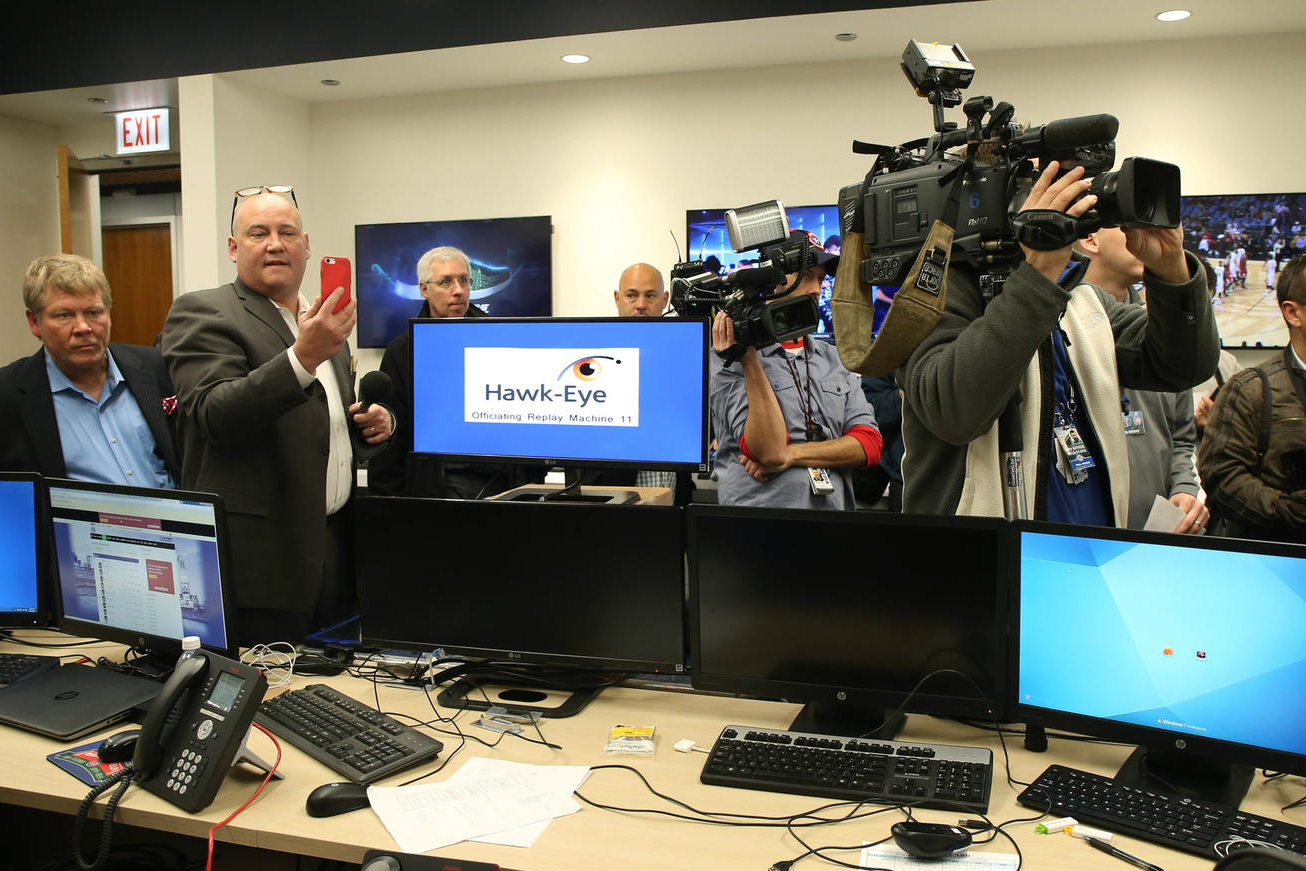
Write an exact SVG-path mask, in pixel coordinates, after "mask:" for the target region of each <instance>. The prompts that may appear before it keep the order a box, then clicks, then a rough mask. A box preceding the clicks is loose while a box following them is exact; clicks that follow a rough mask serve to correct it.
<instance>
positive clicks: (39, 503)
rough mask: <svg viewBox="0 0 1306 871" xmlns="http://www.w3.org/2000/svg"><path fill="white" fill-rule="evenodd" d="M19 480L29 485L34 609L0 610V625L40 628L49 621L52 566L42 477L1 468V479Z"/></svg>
mask: <svg viewBox="0 0 1306 871" xmlns="http://www.w3.org/2000/svg"><path fill="white" fill-rule="evenodd" d="M6 481H21V482H27V483H30V484H31V485H32V516H33V517H34V518H35V536H34V541H33V542H32V545H33V547H34V548H35V550H34V553H33V555H34V556H35V558H36V563H35V565H36V576H37V577H36V610H35V611H0V628H3V629H42V628H45V627H47V626H50V625H51V622H52V621H51V619H50V618H51V610H50V598H51V589H52V584H53V567H52V565H51V562H50V547H49V533H48V528H47V527H48V524H47V521H46V496H45V479H44V478H43V477H42V476H41V475H39V474H37V473H36V472H17V471H13V472H0V482H6Z"/></svg>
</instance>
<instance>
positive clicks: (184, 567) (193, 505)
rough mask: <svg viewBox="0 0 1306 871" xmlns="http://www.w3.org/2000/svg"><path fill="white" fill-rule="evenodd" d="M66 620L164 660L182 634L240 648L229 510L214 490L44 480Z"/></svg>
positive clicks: (72, 627)
mask: <svg viewBox="0 0 1306 871" xmlns="http://www.w3.org/2000/svg"><path fill="white" fill-rule="evenodd" d="M46 484H47V491H48V494H49V497H48V498H49V514H50V527H51V539H52V541H53V543H54V557H55V581H56V588H57V590H58V592H57V594H56V600H57V603H58V613H59V628H60V629H62V630H64V631H65V632H70V633H74V634H82V635H88V636H92V637H95V638H103V639H105V640H106V641H117V642H119V643H122V644H127V645H130V646H131V647H133V648H136V649H137V650H138V651H140V652H141V653H142V654H144V655H146V656H148V657H150V658H152V659H154V660H155V661H157V662H158V663H159V664H160V665H170V664H171V663H172V662H173V661H175V660H176V658H177V656H178V655H179V654H180V653H181V639H182V638H183V637H184V636H187V635H197V636H199V639H200V644H201V645H202V646H204V647H205V648H207V649H209V650H213V651H215V652H218V653H221V654H223V655H225V656H231V655H233V654H234V651H235V648H236V639H235V635H234V629H233V627H234V625H235V602H234V599H233V598H232V595H231V589H230V585H231V573H230V571H229V563H228V555H227V541H226V515H225V514H224V512H223V510H222V502H221V500H220V499H219V497H218V496H215V495H214V494H212V493H189V492H185V491H181V490H157V489H152V488H148V487H121V486H117V485H114V484H101V483H96V482H91V481H63V480H56V479H50V480H48V481H47V482H46Z"/></svg>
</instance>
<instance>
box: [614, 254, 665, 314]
mask: <svg viewBox="0 0 1306 871" xmlns="http://www.w3.org/2000/svg"><path fill="white" fill-rule="evenodd" d="M612 298H613V299H615V300H616V301H617V316H618V317H623V318H656V317H661V316H662V312H663V311H664V310H666V307H667V291H666V288H665V285H663V283H662V273H661V272H658V271H657V270H656V269H655V268H653V267H652V266H649V265H648V264H647V263H636V264H634V265H633V266H627V267H626V271H625V272H623V273H621V279H620V280H619V281H618V282H617V289H616V290H615V291H613V293H612Z"/></svg>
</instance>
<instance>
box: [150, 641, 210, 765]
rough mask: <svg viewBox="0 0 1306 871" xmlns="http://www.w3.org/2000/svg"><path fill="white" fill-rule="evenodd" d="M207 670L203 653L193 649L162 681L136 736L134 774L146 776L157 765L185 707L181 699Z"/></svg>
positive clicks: (206, 662)
mask: <svg viewBox="0 0 1306 871" xmlns="http://www.w3.org/2000/svg"><path fill="white" fill-rule="evenodd" d="M208 671H209V660H208V657H207V655H205V653H204V652H203V651H197V652H196V653H194V654H192V655H191V656H189V657H187V658H186V659H184V660H182V661H181V662H180V663H178V664H177V667H176V668H175V669H174V670H173V672H172V675H171V676H170V677H169V678H168V682H167V683H166V684H164V685H163V691H162V692H160V693H159V697H158V698H157V699H156V700H155V701H154V705H153V706H152V707H151V708H150V710H149V713H148V714H146V715H145V721H144V722H143V723H142V724H141V734H140V737H139V738H138V739H137V740H136V754H135V756H134V757H133V758H132V767H133V768H135V769H136V776H137V777H138V778H140V779H144V778H147V777H149V776H150V775H152V774H154V772H155V770H156V769H157V768H158V767H159V762H160V761H162V759H163V753H164V749H165V748H166V747H167V746H168V745H169V743H170V742H171V739H172V735H173V732H175V731H176V729H177V725H178V723H179V722H180V721H181V718H182V715H183V714H184V713H185V710H186V708H187V707H188V706H187V705H186V704H185V702H186V701H188V700H189V697H190V693H191V692H192V691H193V690H194V688H195V687H196V686H197V685H198V684H202V683H203V682H204V678H205V677H206V676H207V675H208Z"/></svg>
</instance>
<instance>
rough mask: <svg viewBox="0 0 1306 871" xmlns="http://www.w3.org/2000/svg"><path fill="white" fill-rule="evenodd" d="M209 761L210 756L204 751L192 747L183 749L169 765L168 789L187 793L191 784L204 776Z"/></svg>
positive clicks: (181, 793)
mask: <svg viewBox="0 0 1306 871" xmlns="http://www.w3.org/2000/svg"><path fill="white" fill-rule="evenodd" d="M208 763H209V760H208V757H206V756H205V755H204V754H203V753H200V752H198V751H196V750H193V749H191V748H190V747H187V748H186V749H185V750H182V751H181V753H180V754H179V755H178V756H177V758H176V759H174V760H172V763H171V765H170V766H169V769H170V770H169V771H168V789H170V790H172V791H173V792H175V793H177V794H178V795H185V794H186V793H187V792H188V791H189V790H190V786H191V784H192V783H194V782H195V781H196V780H198V779H199V778H200V777H202V776H203V774H204V769H205V767H206V766H207V765H208Z"/></svg>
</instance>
